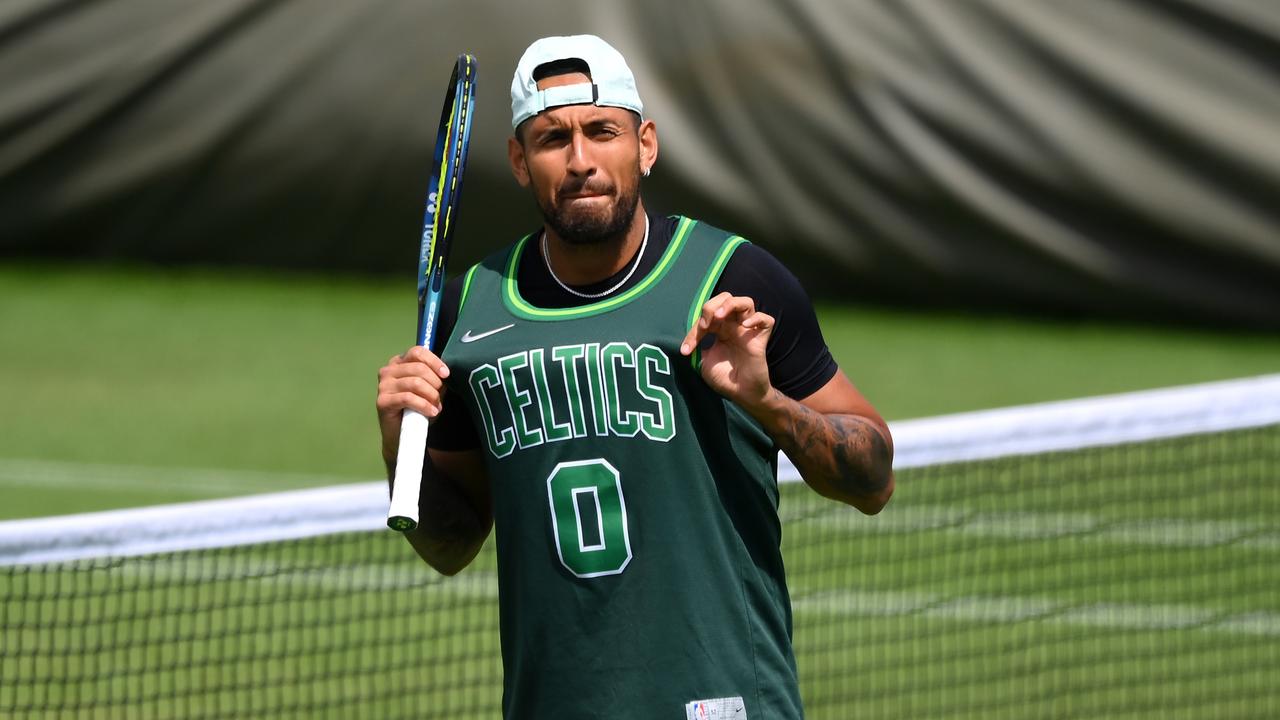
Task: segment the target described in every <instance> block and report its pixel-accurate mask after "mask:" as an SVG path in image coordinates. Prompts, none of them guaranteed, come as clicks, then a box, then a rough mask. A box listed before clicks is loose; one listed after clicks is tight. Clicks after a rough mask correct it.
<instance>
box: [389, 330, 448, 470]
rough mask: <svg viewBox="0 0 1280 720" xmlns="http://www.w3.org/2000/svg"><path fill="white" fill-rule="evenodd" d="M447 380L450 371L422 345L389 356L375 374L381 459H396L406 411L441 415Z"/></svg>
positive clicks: (431, 416) (431, 415)
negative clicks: (380, 432)
mask: <svg viewBox="0 0 1280 720" xmlns="http://www.w3.org/2000/svg"><path fill="white" fill-rule="evenodd" d="M447 377H449V368H448V367H447V366H446V365H445V364H444V361H443V360H441V359H440V358H439V357H437V356H436V355H435V354H434V353H432V352H431V351H430V350H428V349H426V348H424V347H422V346H421V345H415V346H414V347H411V348H409V349H408V350H406V351H405V352H404V354H402V355H394V356H392V357H391V359H390V360H388V361H387V364H386V365H384V366H382V368H381V369H380V370H378V400H377V407H378V427H379V428H380V429H381V431H382V453H383V457H384V458H394V457H395V454H396V447H397V446H398V445H399V443H400V418H401V416H402V415H403V413H404V410H405V408H409V409H411V410H417V411H418V412H420V413H422V414H423V415H425V416H427V417H429V418H433V417H435V416H437V415H439V414H440V402H441V400H442V399H443V398H444V392H445V386H444V379H445V378H447ZM388 452H389V453H390V454H389V455H388Z"/></svg>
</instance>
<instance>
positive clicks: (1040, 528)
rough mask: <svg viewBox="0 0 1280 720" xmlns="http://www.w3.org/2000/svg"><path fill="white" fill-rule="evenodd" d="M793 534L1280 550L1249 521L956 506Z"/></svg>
mask: <svg viewBox="0 0 1280 720" xmlns="http://www.w3.org/2000/svg"><path fill="white" fill-rule="evenodd" d="M785 522H786V524H788V525H790V526H791V527H792V528H794V529H793V530H792V532H795V531H796V529H799V528H802V527H805V526H817V527H820V528H826V529H831V530H835V531H840V532H847V533H849V534H854V535H878V534H898V533H904V534H905V533H915V532H924V531H930V530H940V531H945V532H951V533H959V534H963V535H970V536H974V537H986V538H1002V539H1008V540H1048V539H1054V538H1064V537H1078V538H1080V539H1083V540H1089V541H1093V542H1107V543H1114V544H1119V545H1149V546H1156V547H1188V548H1194V547H1214V546H1218V545H1231V544H1238V545H1239V547H1242V548H1250V549H1256V550H1280V526H1277V525H1271V524H1266V525H1264V524H1261V523H1257V522H1248V521H1243V520H1195V519H1190V518H1141V519H1123V520H1119V519H1108V518H1104V517H1102V516H1098V515H1094V514H1091V513H1063V512H1043V513H1042V512H980V511H977V510H972V509H967V508H964V507H957V506H954V505H906V506H902V507H895V508H893V511H892V512H886V513H884V514H883V515H879V516H877V517H875V518H874V519H867V518H862V517H860V516H858V515H856V514H854V513H852V512H850V513H844V512H841V513H837V514H825V515H823V516H821V517H814V518H803V519H801V518H797V519H788V520H786V521H785Z"/></svg>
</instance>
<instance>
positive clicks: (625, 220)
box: [534, 170, 640, 245]
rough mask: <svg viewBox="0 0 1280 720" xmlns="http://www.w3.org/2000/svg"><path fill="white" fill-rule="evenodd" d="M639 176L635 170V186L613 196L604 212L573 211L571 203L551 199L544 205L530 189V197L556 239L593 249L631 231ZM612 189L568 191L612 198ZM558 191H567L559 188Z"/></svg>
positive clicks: (592, 187) (596, 187) (606, 186)
mask: <svg viewBox="0 0 1280 720" xmlns="http://www.w3.org/2000/svg"><path fill="white" fill-rule="evenodd" d="M639 180H640V174H639V171H638V170H637V173H636V177H635V182H632V183H631V185H630V188H629V189H627V190H623V191H622V192H621V193H618V194H617V195H616V199H615V200H614V202H612V203H611V204H609V205H608V206H607V207H604V208H599V209H595V208H583V207H575V204H574V203H569V204H568V206H567V207H566V206H565V205H560V204H557V203H556V200H555V199H550V200H547V201H546V202H545V203H544V202H543V201H542V199H541V195H540V194H539V193H538V192H537V189H536V188H534V197H535V199H536V200H537V203H538V209H539V210H540V211H541V212H542V218H543V219H544V220H545V221H546V223H547V226H548V227H550V228H551V229H552V230H554V231H555V233H556V235H557V236H558V237H560V238H561V239H563V240H564V241H565V242H567V243H569V244H571V245H594V244H598V243H604V242H608V241H610V240H613V239H615V238H620V237H622V236H623V235H624V234H625V233H626V232H627V230H629V229H630V228H631V223H632V221H633V220H635V215H636V206H637V205H638V204H639V202H640V182H639ZM616 187H617V186H616V185H609V184H601V185H593V184H591V183H587V184H585V185H583V186H578V187H575V188H573V190H572V191H581V190H583V189H588V190H590V191H591V192H597V193H600V194H603V195H605V196H609V195H612V194H613V193H614V192H615V190H616ZM561 190H562V191H566V192H568V191H570V190H569V189H568V188H563V187H562V188H561Z"/></svg>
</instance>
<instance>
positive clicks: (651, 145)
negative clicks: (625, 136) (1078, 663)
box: [639, 120, 658, 169]
mask: <svg viewBox="0 0 1280 720" xmlns="http://www.w3.org/2000/svg"><path fill="white" fill-rule="evenodd" d="M639 135H640V167H642V168H645V169H650V168H652V167H653V165H654V163H656V162H658V126H657V124H656V123H654V122H653V121H652V120H645V121H644V122H642V123H640V129H639Z"/></svg>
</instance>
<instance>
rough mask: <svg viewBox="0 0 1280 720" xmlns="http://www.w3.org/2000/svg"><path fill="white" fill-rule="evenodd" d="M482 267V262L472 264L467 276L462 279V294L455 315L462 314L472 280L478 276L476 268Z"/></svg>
mask: <svg viewBox="0 0 1280 720" xmlns="http://www.w3.org/2000/svg"><path fill="white" fill-rule="evenodd" d="M479 269H480V263H476V264H475V265H472V266H471V269H470V270H468V271H467V277H466V279H464V280H463V281H462V295H461V297H459V298H458V312H456V313H454V317H455V318H456V317H457V316H459V315H461V314H462V306H463V305H466V304H467V295H469V294H470V293H471V281H472V280H473V279H474V278H475V276H476V270H479Z"/></svg>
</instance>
